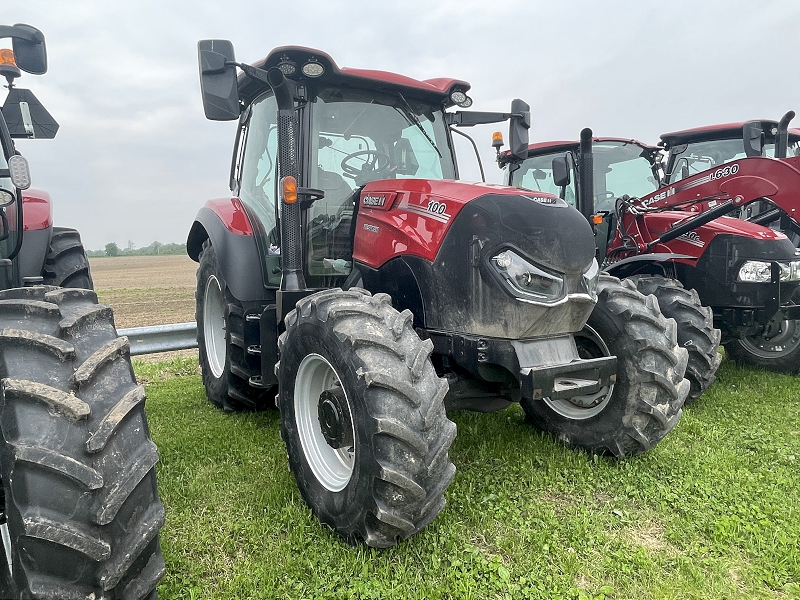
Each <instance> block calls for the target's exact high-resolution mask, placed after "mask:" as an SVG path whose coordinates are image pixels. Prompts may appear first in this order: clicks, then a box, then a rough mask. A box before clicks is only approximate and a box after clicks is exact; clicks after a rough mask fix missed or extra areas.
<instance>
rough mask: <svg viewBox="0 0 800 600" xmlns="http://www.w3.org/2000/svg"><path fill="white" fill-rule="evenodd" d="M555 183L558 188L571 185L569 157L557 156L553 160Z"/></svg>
mask: <svg viewBox="0 0 800 600" xmlns="http://www.w3.org/2000/svg"><path fill="white" fill-rule="evenodd" d="M553 183H554V184H556V185H557V186H558V187H564V186H565V185H569V184H570V176H569V165H568V163H567V155H566V154H565V155H564V156H556V157H555V158H554V159H553Z"/></svg>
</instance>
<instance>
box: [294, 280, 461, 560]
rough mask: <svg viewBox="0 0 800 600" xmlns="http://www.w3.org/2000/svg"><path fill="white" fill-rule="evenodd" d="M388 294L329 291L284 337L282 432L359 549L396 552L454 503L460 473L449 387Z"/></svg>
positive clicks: (323, 515)
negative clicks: (452, 453)
mask: <svg viewBox="0 0 800 600" xmlns="http://www.w3.org/2000/svg"><path fill="white" fill-rule="evenodd" d="M412 321H413V315H412V314H411V312H410V311H408V310H405V311H403V312H401V313H398V312H397V311H396V310H395V309H394V308H392V305H391V298H390V297H389V296H388V295H386V294H376V295H375V296H371V295H370V293H369V292H366V291H364V290H360V289H351V290H348V291H342V290H340V289H333V290H326V291H323V292H319V293H317V294H314V295H312V296H309V297H307V298H304V299H303V300H301V301H300V302H298V303H297V307H296V308H295V310H293V311H292V312H290V313H289V314H288V315H287V316H286V319H285V323H286V332H285V333H284V334H282V335H281V336H280V338H279V341H278V347H279V349H280V362H279V364H278V380H279V382H280V395H279V408H280V411H281V435H282V437H283V439H284V441H285V442H286V448H287V451H288V454H289V466H290V468H291V470H292V472H293V473H294V476H295V478H296V480H297V485H298V487H299V489H300V493H301V494H302V495H303V498H305V500H306V502H307V503H308V505H309V506H310V507H311V510H312V512H313V513H314V514H315V515H316V516H317V518H319V520H320V521H322V522H323V523H325V524H326V525H328V526H330V527H331V528H332V529H334V530H335V531H336V532H337V533H338V534H339V535H340V536H342V537H343V538H344V539H345V540H347V541H348V542H349V543H351V544H355V543H358V542H359V541H363V542H364V543H366V544H367V545H368V546H373V547H379V548H386V547H389V546H393V545H395V544H396V543H397V542H398V540H400V539H405V538H408V537H410V536H412V535H414V534H415V533H417V532H418V531H420V530H421V529H422V528H423V527H425V526H426V525H427V524H428V523H430V522H431V521H432V520H433V519H434V518H435V517H436V515H437V514H439V512H440V511H441V510H442V508H444V505H445V499H444V492H445V490H446V489H447V486H449V485H450V482H451V481H452V480H453V477H454V475H455V467H454V466H453V463H452V462H450V458H449V456H448V450H449V448H450V445H451V444H452V442H453V440H454V439H455V435H456V426H455V424H454V423H453V422H452V421H450V420H449V419H448V418H447V416H446V415H445V409H444V397H445V395H446V394H447V390H448V386H447V382H446V381H445V380H444V379H440V378H439V377H438V376H437V375H436V372H435V371H434V368H433V365H432V364H431V361H430V358H429V357H430V354H431V352H432V351H433V344H432V343H431V342H430V340H426V341H424V342H423V341H421V340H420V339H419V336H418V335H417V334H416V333H415V331H414V329H413V327H412Z"/></svg>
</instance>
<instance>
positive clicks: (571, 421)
mask: <svg viewBox="0 0 800 600" xmlns="http://www.w3.org/2000/svg"><path fill="white" fill-rule="evenodd" d="M575 342H576V344H577V346H578V353H579V354H580V356H581V357H582V358H599V357H601V356H610V355H615V356H616V357H617V379H616V382H615V383H614V384H613V385H611V386H608V387H606V388H603V389H601V390H600V391H598V392H597V393H596V394H592V395H584V396H576V397H573V398H568V399H561V400H550V399H549V398H546V399H543V400H523V401H522V408H523V409H524V411H525V414H526V415H527V417H528V419H529V420H530V421H531V422H532V423H533V424H534V425H536V426H537V427H539V428H540V429H542V430H544V431H548V432H550V433H552V434H553V435H555V436H556V437H558V438H559V439H560V440H562V441H563V442H564V443H566V444H568V445H570V446H574V447H576V448H582V449H584V450H586V451H588V452H591V453H596V454H611V455H614V456H616V457H617V458H624V457H628V456H635V455H637V454H641V453H642V452H645V451H647V450H649V449H650V448H652V447H653V446H655V445H656V444H657V443H658V442H659V441H660V440H661V439H662V438H663V437H664V436H665V435H667V433H669V432H670V431H671V430H672V428H673V427H675V425H676V424H677V422H678V420H679V419H680V417H681V407H682V406H683V403H684V401H685V399H686V396H687V394H688V393H689V382H688V381H687V380H686V379H684V378H683V377H684V372H685V371H686V363H687V360H688V353H687V351H686V350H685V349H683V348H680V347H679V346H678V344H677V328H676V325H675V322H674V321H673V320H672V319H666V318H664V316H663V315H662V314H661V312H660V311H659V309H658V303H657V302H656V300H655V298H653V297H651V296H643V295H642V294H641V293H639V292H638V291H637V290H636V286H635V285H634V284H633V282H630V281H623V282H620V280H619V279H617V278H616V277H611V276H610V275H606V274H601V276H600V282H599V284H598V302H597V306H595V309H594V311H592V314H591V316H590V317H589V321H588V323H587V327H585V328H584V330H583V331H581V332H580V333H578V334H576V336H575Z"/></svg>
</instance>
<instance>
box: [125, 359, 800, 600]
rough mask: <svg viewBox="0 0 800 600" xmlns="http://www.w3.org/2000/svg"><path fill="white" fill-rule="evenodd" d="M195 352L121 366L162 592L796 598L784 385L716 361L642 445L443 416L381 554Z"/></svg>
mask: <svg viewBox="0 0 800 600" xmlns="http://www.w3.org/2000/svg"><path fill="white" fill-rule="evenodd" d="M196 368H197V365H196V362H195V361H194V360H178V361H173V362H172V363H156V364H143V363H137V372H138V373H139V376H140V377H141V378H142V379H143V380H144V381H145V383H146V385H147V392H148V400H147V407H148V416H149V419H150V426H151V429H152V434H153V438H154V440H155V441H156V443H157V444H158V446H159V449H160V452H161V462H160V464H159V466H158V475H159V486H160V493H161V497H162V500H163V502H164V504H165V506H166V507H167V524H166V526H165V527H164V529H163V531H162V537H161V540H162V547H163V550H164V554H165V557H166V561H167V575H166V577H165V579H164V581H163V583H162V585H161V586H160V588H159V594H160V598H162V599H172V598H214V599H234V598H314V599H317V598H341V599H345V598H397V599H404V598H431V599H432V598H443V599H444V598H447V599H461V598H475V599H479V598H510V599H513V598H571V599H590V598H792V599H797V598H800V541H799V540H800V479H798V467H800V402H799V401H798V397H800V382H798V381H797V379H796V378H793V377H786V376H775V375H769V374H765V373H759V372H754V371H750V370H746V369H739V368H736V367H734V366H732V365H731V364H729V363H723V367H722V369H721V371H720V376H719V379H718V381H717V383H715V385H714V386H713V387H712V388H711V390H710V391H709V392H707V393H706V394H705V395H704V396H703V397H701V399H700V400H698V401H697V402H696V403H695V404H694V405H693V406H690V407H689V408H687V409H686V410H685V411H684V417H683V419H682V420H681V422H680V423H679V424H678V426H677V428H676V429H675V430H674V431H673V433H671V434H670V435H669V436H668V437H667V438H666V439H665V440H664V441H663V442H662V443H661V444H659V445H658V446H657V447H656V448H655V449H654V450H652V451H651V452H649V453H647V454H645V455H644V456H641V457H639V458H636V459H633V460H628V461H624V462H618V461H615V460H611V459H606V458H599V457H591V456H588V455H586V454H583V453H580V452H575V451H572V450H570V449H568V448H565V447H564V446H562V445H561V444H559V443H558V442H556V441H555V440H553V439H552V438H550V437H547V436H545V435H543V434H541V433H539V432H537V431H536V430H535V429H533V428H532V427H531V426H529V425H528V424H527V423H525V422H524V419H523V416H522V412H521V410H519V409H518V407H514V408H512V409H509V410H507V411H504V412H499V413H494V414H490V415H484V414H474V413H457V414H455V415H453V419H454V420H455V421H456V423H457V425H458V430H459V433H458V437H457V438H456V441H455V443H454V445H453V447H452V449H451V452H450V456H451V458H452V460H453V462H454V463H455V465H456V467H457V468H458V473H457V475H456V479H455V481H454V483H453V484H452V486H451V487H450V488H449V490H448V492H447V495H446V497H447V501H448V504H447V506H446V507H445V509H444V511H443V512H442V513H441V514H440V515H439V517H438V518H437V519H436V520H435V521H434V522H433V523H432V524H431V525H430V526H429V527H428V528H426V529H425V530H423V532H422V533H420V534H419V535H417V536H415V537H414V538H412V539H411V540H409V541H406V542H403V543H401V544H399V545H398V546H397V547H396V548H393V549H390V550H371V549H367V548H364V547H358V548H351V547H349V546H347V545H346V544H344V543H343V542H342V541H341V540H340V539H339V538H338V537H336V536H335V535H334V534H332V533H331V532H330V531H329V530H327V529H326V528H324V527H323V526H321V525H320V524H319V523H318V522H317V521H316V520H315V519H314V518H313V517H312V515H311V513H310V511H309V509H308V508H307V507H306V505H305V504H304V502H303V500H302V498H301V497H300V496H299V493H298V491H297V487H296V485H295V483H294V479H293V477H292V475H291V473H289V472H288V469H287V463H286V454H285V449H284V445H283V442H282V441H281V439H280V436H279V432H278V415H277V414H276V413H275V412H266V413H260V414H232V415H231V414H224V413H222V412H220V411H218V410H216V409H214V408H212V406H211V405H210V404H209V402H208V401H207V400H206V399H205V395H204V391H203V388H202V385H201V383H200V378H199V376H197V375H195V374H194V373H196Z"/></svg>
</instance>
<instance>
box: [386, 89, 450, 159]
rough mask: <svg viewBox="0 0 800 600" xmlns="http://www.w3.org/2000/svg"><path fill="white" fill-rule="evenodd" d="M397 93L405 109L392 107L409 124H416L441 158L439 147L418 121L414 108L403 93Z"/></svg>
mask: <svg viewBox="0 0 800 600" xmlns="http://www.w3.org/2000/svg"><path fill="white" fill-rule="evenodd" d="M397 95H398V96H400V100H402V101H403V104H405V107H406V110H400V109H399V108H397V107H396V106H395V107H394V109H395V110H396V111H397V112H399V113H400V114H401V115H403V116H404V117H405V118H406V121H408V122H409V123H410V124H411V125H416V126H417V129H419V130H420V131H421V132H422V135H424V136H425V139H426V140H428V142H430V144H431V146H432V147H433V149H434V150H436V154H438V155H439V158H443V157H442V153H441V152H439V148H437V147H436V144H434V143H433V140H432V139H431V136H429V135H428V132H427V131H425V128H424V127H423V126H422V123H420V120H419V117H417V115H416V114H415V113H414V110H413V109H412V108H411V105H410V104H409V103H408V101H407V100H406V99H405V97H403V94H401V93H400V92H397Z"/></svg>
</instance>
